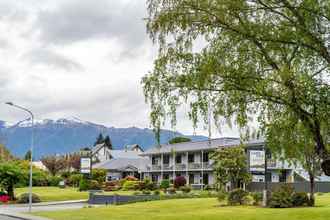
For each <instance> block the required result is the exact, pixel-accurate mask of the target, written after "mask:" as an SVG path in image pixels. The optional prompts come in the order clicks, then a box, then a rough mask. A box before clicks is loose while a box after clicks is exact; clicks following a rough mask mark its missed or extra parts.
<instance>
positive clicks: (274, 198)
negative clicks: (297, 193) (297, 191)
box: [269, 185, 294, 208]
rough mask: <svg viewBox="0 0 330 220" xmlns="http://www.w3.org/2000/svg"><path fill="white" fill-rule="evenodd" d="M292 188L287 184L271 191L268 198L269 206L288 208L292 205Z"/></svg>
mask: <svg viewBox="0 0 330 220" xmlns="http://www.w3.org/2000/svg"><path fill="white" fill-rule="evenodd" d="M293 194H294V191H293V188H292V187H291V186H289V185H283V186H282V187H281V188H280V189H278V190H277V191H275V192H273V193H272V195H271V198H270V200H269V206H270V207H272V208H289V207H292V206H293Z"/></svg>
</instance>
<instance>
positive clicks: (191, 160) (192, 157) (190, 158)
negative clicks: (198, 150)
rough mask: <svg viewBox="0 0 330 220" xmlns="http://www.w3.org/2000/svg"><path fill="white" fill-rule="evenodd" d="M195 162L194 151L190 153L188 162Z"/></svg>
mask: <svg viewBox="0 0 330 220" xmlns="http://www.w3.org/2000/svg"><path fill="white" fill-rule="evenodd" d="M194 162H195V155H194V154H193V153H191V154H188V163H194Z"/></svg>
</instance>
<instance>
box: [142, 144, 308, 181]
mask: <svg viewBox="0 0 330 220" xmlns="http://www.w3.org/2000/svg"><path fill="white" fill-rule="evenodd" d="M240 143H241V142H240V139H238V138H217V139H211V140H206V141H197V142H184V143H177V144H165V145H161V146H157V147H153V148H151V149H149V150H147V151H145V152H143V153H142V154H140V156H143V157H147V158H148V159H149V160H148V161H149V164H148V165H147V167H146V168H145V170H144V172H143V176H144V177H149V178H151V179H152V180H153V181H155V182H158V183H160V181H161V180H163V179H169V180H173V179H174V178H175V177H176V176H184V177H185V178H186V180H187V184H189V185H191V186H192V187H193V188H202V187H205V186H207V185H212V184H214V174H213V171H214V170H213V161H212V159H211V154H212V152H214V151H215V150H217V149H219V148H227V147H235V146H238V145H240ZM244 145H245V146H246V153H247V158H248V167H249V171H250V172H251V174H252V182H264V181H265V172H264V171H265V153H264V147H265V142H264V141H262V140H254V141H248V142H246V143H244ZM302 173H304V172H303V170H302V168H299V167H293V166H290V165H289V163H287V162H282V161H278V160H275V159H273V158H272V157H271V156H270V155H268V158H267V173H266V180H267V182H294V181H295V177H297V176H298V177H299V179H306V176H303V175H301V174H302Z"/></svg>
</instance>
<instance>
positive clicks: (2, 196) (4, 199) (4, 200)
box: [0, 195, 10, 203]
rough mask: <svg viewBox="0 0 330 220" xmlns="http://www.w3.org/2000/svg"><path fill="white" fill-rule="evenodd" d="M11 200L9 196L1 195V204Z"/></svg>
mask: <svg viewBox="0 0 330 220" xmlns="http://www.w3.org/2000/svg"><path fill="white" fill-rule="evenodd" d="M9 200H10V197H9V196H8V195H0V202H2V203H7V202H8V201H9Z"/></svg>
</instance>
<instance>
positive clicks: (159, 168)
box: [151, 165, 162, 171]
mask: <svg viewBox="0 0 330 220" xmlns="http://www.w3.org/2000/svg"><path fill="white" fill-rule="evenodd" d="M161 169H162V168H161V166H160V165H152V166H151V170H152V171H160V170H161Z"/></svg>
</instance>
